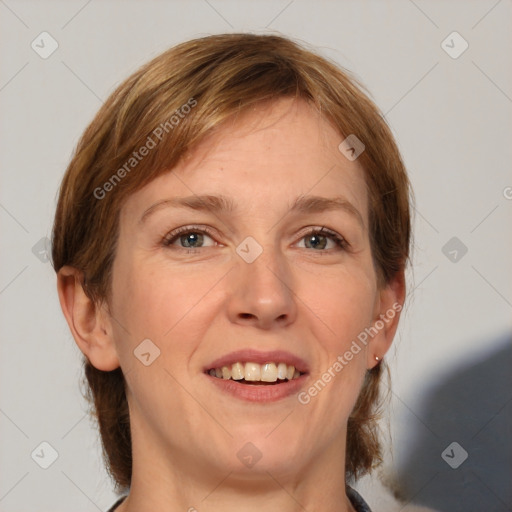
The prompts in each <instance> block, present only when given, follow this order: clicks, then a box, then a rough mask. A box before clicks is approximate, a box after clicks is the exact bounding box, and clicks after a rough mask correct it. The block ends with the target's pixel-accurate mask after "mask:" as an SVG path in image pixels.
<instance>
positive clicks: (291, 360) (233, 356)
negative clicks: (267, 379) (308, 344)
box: [204, 349, 308, 373]
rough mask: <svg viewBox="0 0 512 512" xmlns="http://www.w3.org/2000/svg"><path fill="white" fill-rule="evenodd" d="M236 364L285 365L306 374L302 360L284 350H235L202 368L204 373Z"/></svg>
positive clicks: (305, 366)
mask: <svg viewBox="0 0 512 512" xmlns="http://www.w3.org/2000/svg"><path fill="white" fill-rule="evenodd" d="M237 362H246V363H248V362H251V363H258V364H265V363H286V364H287V365H293V366H294V367H295V369H296V370H298V371H299V372H301V373H308V365H307V363H306V361H304V359H302V358H301V357H299V356H296V355H295V354H292V353H290V352H287V351H286V350H272V351H270V352H260V351H258V350H254V349H245V350H237V351H235V352H231V353H229V354H226V355H225V356H222V357H219V358H218V359H215V361H212V362H211V363H209V364H208V365H207V366H205V367H204V371H208V370H211V369H212V368H222V367H223V366H230V365H232V364H234V363H237Z"/></svg>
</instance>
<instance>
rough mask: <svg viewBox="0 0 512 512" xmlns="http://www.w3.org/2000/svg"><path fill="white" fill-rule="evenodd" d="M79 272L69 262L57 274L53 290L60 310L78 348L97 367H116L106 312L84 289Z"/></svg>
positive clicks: (111, 335) (117, 361) (115, 354)
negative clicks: (55, 290) (55, 291)
mask: <svg viewBox="0 0 512 512" xmlns="http://www.w3.org/2000/svg"><path fill="white" fill-rule="evenodd" d="M82 282H83V275H82V273H81V272H80V271H79V270H77V269H75V268H73V267H69V266H64V267H62V268H61V269H60V270H59V272H58V274H57V291H58V294H59V301H60V306H61V309H62V312H63V313H64V316H65V317H66V321H67V323H68V326H69V329H70V330H71V334H72V335H73V338H74V339H75V342H76V344H77V345H78V348H79V349H80V350H81V352H82V353H83V354H84V355H85V356H86V357H87V358H88V359H89V361H90V362H91V364H92V365H93V366H94V367H95V368H97V369H98V370H103V371H111V370H115V369H116V368H118V367H119V359H118V356H117V352H116V349H115V344H114V339H113V332H112V328H111V323H110V318H109V315H108V313H107V312H106V311H105V310H104V309H103V308H101V307H100V306H99V305H98V304H95V303H94V302H93V301H92V300H91V299H90V298H89V297H88V296H87V294H86V293H85V291H84V288H83V285H82Z"/></svg>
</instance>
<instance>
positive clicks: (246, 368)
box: [208, 362, 302, 384]
mask: <svg viewBox="0 0 512 512" xmlns="http://www.w3.org/2000/svg"><path fill="white" fill-rule="evenodd" d="M208 373H209V375H211V376H212V377H216V378H217V379H223V380H236V381H240V382H241V383H246V384H252V383H253V384H275V383H281V382H286V381H289V380H293V379H298V378H299V377H300V376H301V375H302V373H301V372H300V371H299V370H297V369H295V366H293V365H288V364H286V363H282V362H280V363H277V362H269V363H264V364H258V363H254V362H236V363H233V364H232V365H227V366H222V367H218V368H211V369H210V370H208Z"/></svg>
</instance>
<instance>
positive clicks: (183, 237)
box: [162, 226, 215, 252]
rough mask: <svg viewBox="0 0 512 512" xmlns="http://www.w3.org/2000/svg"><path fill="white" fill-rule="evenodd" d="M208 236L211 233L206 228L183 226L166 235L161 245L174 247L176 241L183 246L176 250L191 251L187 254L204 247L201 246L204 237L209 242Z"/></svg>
mask: <svg viewBox="0 0 512 512" xmlns="http://www.w3.org/2000/svg"><path fill="white" fill-rule="evenodd" d="M209 235H212V232H211V231H210V230H209V229H208V228H206V227H203V228H196V227H194V226H184V227H182V228H178V229H175V230H174V231H171V232H170V233H168V234H167V235H166V236H165V238H164V239H163V241H162V244H163V245H164V246H165V247H171V246H174V243H175V242H176V241H179V242H181V243H182V244H183V245H181V247H180V246H178V249H192V250H191V251H187V252H195V251H194V250H193V249H201V248H203V247H204V246H203V245H202V244H203V242H204V238H205V236H206V238H210V240H211V237H210V236H209ZM212 245H215V244H212Z"/></svg>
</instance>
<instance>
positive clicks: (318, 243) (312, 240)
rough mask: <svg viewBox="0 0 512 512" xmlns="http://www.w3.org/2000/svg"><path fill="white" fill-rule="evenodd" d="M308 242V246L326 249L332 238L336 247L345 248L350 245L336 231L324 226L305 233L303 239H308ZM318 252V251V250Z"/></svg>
mask: <svg viewBox="0 0 512 512" xmlns="http://www.w3.org/2000/svg"><path fill="white" fill-rule="evenodd" d="M308 239H309V242H306V244H305V245H306V248H310V247H312V248H314V249H316V248H320V250H322V251H325V250H328V249H326V245H327V241H328V240H331V241H332V242H333V243H334V244H335V249H339V250H344V249H347V248H348V247H349V244H348V242H347V241H346V240H345V239H344V238H343V237H342V236H340V235H339V234H338V233H336V232H335V231H331V230H330V229H326V228H324V227H322V228H321V229H318V228H313V229H311V230H309V231H308V232H307V233H306V234H305V235H303V236H302V238H301V240H308ZM317 252H318V251H317Z"/></svg>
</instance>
